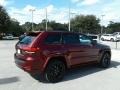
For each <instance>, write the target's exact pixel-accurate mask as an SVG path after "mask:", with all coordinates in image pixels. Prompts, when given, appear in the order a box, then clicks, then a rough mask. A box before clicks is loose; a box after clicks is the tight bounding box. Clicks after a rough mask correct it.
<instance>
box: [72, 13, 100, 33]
mask: <svg viewBox="0 0 120 90" xmlns="http://www.w3.org/2000/svg"><path fill="white" fill-rule="evenodd" d="M99 22H100V20H99V19H97V18H96V16H94V15H86V16H85V15H77V16H76V17H75V18H73V19H71V29H72V30H73V31H77V32H82V33H94V34H95V33H99V32H100V24H99Z"/></svg>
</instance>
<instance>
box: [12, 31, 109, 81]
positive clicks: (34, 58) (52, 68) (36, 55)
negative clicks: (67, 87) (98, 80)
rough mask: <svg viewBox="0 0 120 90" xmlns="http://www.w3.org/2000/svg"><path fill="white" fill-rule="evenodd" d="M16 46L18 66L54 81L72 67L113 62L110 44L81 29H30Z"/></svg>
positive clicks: (102, 64) (104, 65) (103, 65)
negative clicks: (80, 30)
mask: <svg viewBox="0 0 120 90" xmlns="http://www.w3.org/2000/svg"><path fill="white" fill-rule="evenodd" d="M15 48H16V52H15V54H14V58H15V63H16V65H17V66H18V67H20V68H21V69H23V70H24V71H26V72H28V73H30V74H35V73H37V75H38V73H40V74H41V75H42V76H43V78H44V79H45V80H47V81H48V82H52V83H55V82H58V81H60V80H62V78H63V77H64V74H65V72H66V70H67V69H69V68H73V67H77V66H81V65H88V64H98V65H99V66H101V67H103V68H107V67H109V65H110V62H111V49H110V47H109V46H106V45H102V44H98V43H97V42H96V40H92V39H91V38H90V37H88V36H86V35H84V34H81V33H74V32H61V31H57V32H53V31H50V32H48V31H43V32H31V33H29V34H27V35H26V37H25V38H23V39H22V40H20V41H19V42H18V43H17V44H16V46H15Z"/></svg>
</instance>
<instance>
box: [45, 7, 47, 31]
mask: <svg viewBox="0 0 120 90" xmlns="http://www.w3.org/2000/svg"><path fill="white" fill-rule="evenodd" d="M45 16H46V31H47V29H48V24H47V20H48V15H47V8H46V9H45Z"/></svg>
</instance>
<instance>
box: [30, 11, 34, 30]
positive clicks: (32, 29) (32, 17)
mask: <svg viewBox="0 0 120 90" xmlns="http://www.w3.org/2000/svg"><path fill="white" fill-rule="evenodd" d="M29 11H30V12H32V31H34V26H33V12H34V11H35V9H30V10H29Z"/></svg>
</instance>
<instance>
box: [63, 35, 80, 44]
mask: <svg viewBox="0 0 120 90" xmlns="http://www.w3.org/2000/svg"><path fill="white" fill-rule="evenodd" d="M63 43H64V44H80V41H79V35H77V34H65V35H63Z"/></svg>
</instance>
